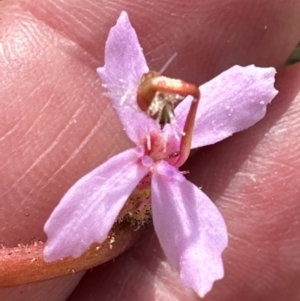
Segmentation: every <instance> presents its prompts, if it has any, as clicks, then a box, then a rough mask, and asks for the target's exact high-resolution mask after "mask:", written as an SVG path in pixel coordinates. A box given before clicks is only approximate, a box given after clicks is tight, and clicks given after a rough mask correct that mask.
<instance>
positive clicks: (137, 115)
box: [97, 12, 157, 143]
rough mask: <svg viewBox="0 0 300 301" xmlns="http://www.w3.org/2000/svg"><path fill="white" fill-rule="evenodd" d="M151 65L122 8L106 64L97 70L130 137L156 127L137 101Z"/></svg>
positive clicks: (136, 138) (136, 139)
mask: <svg viewBox="0 0 300 301" xmlns="http://www.w3.org/2000/svg"><path fill="white" fill-rule="evenodd" d="M148 71H149V69H148V66H147V63H146V60H145V57H144V54H143V51H142V48H141V46H140V44H139V41H138V38H137V35H136V32H135V30H134V28H133V27H132V26H131V24H130V21H129V18H128V15H127V13H126V12H122V13H121V15H120V17H119V19H118V21H117V24H116V25H115V26H114V27H113V28H112V29H111V30H110V32H109V35H108V39H107V41H106V46H105V65H104V67H101V68H98V69H97V72H98V74H99V76H100V77H101V79H102V82H103V84H104V86H106V88H107V90H108V92H109V98H110V99H111V101H112V104H113V106H114V108H115V110H116V112H117V114H118V116H119V118H120V120H121V122H122V124H123V126H124V129H125V131H126V133H127V135H128V136H129V138H130V139H131V140H132V141H133V142H135V143H138V142H140V141H141V139H143V137H145V129H149V130H151V129H152V127H155V128H156V127H157V125H156V123H155V122H154V120H152V119H150V118H149V117H148V116H147V115H146V114H145V113H144V112H143V111H141V109H140V108H139V107H138V105H137V102H136V96H137V89H138V86H139V84H140V81H141V78H142V75H143V74H144V73H146V72H148Z"/></svg>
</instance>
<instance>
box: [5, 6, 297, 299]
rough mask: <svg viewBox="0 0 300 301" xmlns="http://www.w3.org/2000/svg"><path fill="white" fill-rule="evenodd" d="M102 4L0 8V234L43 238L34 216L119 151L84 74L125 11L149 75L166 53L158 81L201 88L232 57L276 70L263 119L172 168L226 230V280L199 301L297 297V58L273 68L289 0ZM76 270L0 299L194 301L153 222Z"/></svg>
mask: <svg viewBox="0 0 300 301" xmlns="http://www.w3.org/2000/svg"><path fill="white" fill-rule="evenodd" d="M109 3H110V4H108V2H107V1H98V3H97V4H95V1H93V0H82V1H75V0H68V1H66V0H61V1H58V0H52V1H47V0H44V1H40V2H39V3H37V1H32V0H24V1H9V0H6V1H2V2H0V22H1V26H0V37H1V39H0V43H1V44H0V46H1V47H0V74H1V75H0V78H1V85H0V101H1V111H0V178H1V180H0V183H1V184H0V194H1V197H0V208H1V211H0V218H1V219H0V242H1V243H3V244H4V245H6V246H8V247H13V246H16V245H17V244H18V243H20V242H21V243H24V244H26V243H29V242H31V241H32V240H34V239H38V240H39V239H41V240H45V234H44V233H43V224H44V223H45V221H46V219H47V218H48V216H49V214H50V213H51V211H52V210H53V208H54V207H55V206H56V204H57V203H58V202H59V200H60V198H61V197H62V195H63V194H64V193H65V192H66V190H67V189H68V188H69V187H70V186H71V185H72V184H73V183H74V182H75V181H76V180H77V179H78V178H79V177H81V176H83V175H84V174H86V173H87V172H88V171H90V170H91V169H93V168H94V167H96V166H98V165H99V164H101V163H102V162H104V161H105V160H106V159H107V158H109V157H111V156H112V155H114V154H117V153H119V152H120V151H122V150H124V149H127V148H128V147H129V146H131V142H130V141H129V140H128V138H127V137H126V135H125V133H124V131H123V130H122V126H121V125H120V123H119V121H118V119H117V118H116V116H115V114H114V112H113V110H112V108H111V107H110V105H109V102H108V100H107V98H106V97H105V95H104V94H103V92H104V90H103V89H102V87H101V83H100V80H99V79H98V77H97V74H96V72H95V69H96V67H98V66H102V65H103V63H104V61H103V55H104V43H105V40H106V38H107V34H108V31H109V29H110V27H111V26H113V25H114V24H115V22H116V19H117V17H118V16H119V13H120V11H121V10H126V11H127V12H128V13H129V16H130V19H131V22H132V24H133V25H134V27H135V28H136V30H137V33H138V35H139V39H140V42H141V45H142V46H143V49H144V53H145V55H146V58H147V61H148V63H149V66H150V68H151V69H152V70H159V69H160V68H161V67H162V66H163V65H164V63H165V62H166V61H167V60H168V58H169V57H171V56H172V55H173V54H174V52H177V53H178V56H177V57H176V59H175V60H174V62H173V63H172V64H171V66H170V67H169V68H168V69H167V71H166V72H165V75H166V76H170V77H175V78H178V77H180V78H182V79H185V80H187V81H190V82H195V83H197V84H201V83H203V82H205V81H206V80H209V79H210V78H212V77H214V76H215V75H217V74H218V73H220V72H221V71H223V70H225V69H227V68H229V67H230V66H232V65H236V64H240V65H247V64H252V63H254V64H256V65H258V66H275V67H276V68H278V69H279V73H278V76H277V82H276V87H277V89H279V91H280V94H279V96H278V97H277V98H276V99H275V100H274V102H273V103H272V105H270V106H269V108H268V113H267V116H266V117H265V118H264V119H263V120H262V121H261V122H259V123H258V124H257V125H255V126H254V127H252V128H251V129H249V130H247V131H245V132H242V133H239V134H236V135H234V136H233V137H232V138H229V139H227V140H226V141H224V142H221V143H218V144H216V145H213V146H209V147H206V148H203V149H202V150H200V151H198V152H197V153H196V154H194V156H193V157H192V158H190V160H189V161H188V163H187V164H186V165H185V166H184V169H185V170H188V171H189V172H190V174H189V175H188V178H189V179H190V180H191V181H193V182H194V183H196V184H197V185H199V186H201V187H202V189H203V191H204V192H205V193H207V194H208V195H209V196H210V197H211V199H212V200H213V201H215V202H216V204H217V206H218V207H219V209H220V211H221V212H222V214H223V216H224V219H225V221H226V223H227V226H228V231H229V238H230V240H229V247H228V248H227V249H226V251H225V252H224V256H223V258H224V263H225V277H224V279H223V280H221V281H218V282H217V283H216V284H215V285H214V288H213V290H212V291H211V292H210V293H209V294H208V295H207V296H206V297H205V298H204V299H203V300H207V301H209V300H211V301H212V300H219V301H223V300H224V301H225V300H232V301H236V300H245V301H269V300H273V301H277V300H278V301H282V300H285V301H298V300H300V287H299V282H300V261H299V258H300V236H299V231H300V220H299V219H300V218H299V216H300V203H299V196H300V191H299V187H300V185H299V184H300V177H299V173H300V172H299V170H300V161H299V159H298V157H299V152H300V147H299V145H300V143H299V142H300V141H299V139H300V138H299V135H298V133H299V130H300V125H299V122H298V121H297V120H298V119H299V114H300V91H299V90H300V88H299V87H300V66H299V65H294V66H292V67H289V68H286V69H283V68H282V67H283V63H284V62H285V60H286V58H287V56H288V55H289V54H290V52H291V51H292V49H293V48H294V47H295V45H296V44H297V42H298V41H299V39H300V23H299V19H300V2H299V1H296V0H289V1H286V0H261V1H246V0H244V1H234V0H225V1H222V5H221V4H220V1H218V0H213V1H212V0H203V1H197V0H191V1H189V3H188V4H183V2H182V1H180V0H173V1H170V0H164V1H156V0H152V1H141V0H136V1H134V3H133V2H132V1H128V3H127V2H126V1H124V0H123V1H121V0H117V1H113V2H109ZM111 3H113V4H111ZM145 7H148V8H149V9H147V10H145ZM170 8H172V13H171V14H170ZM170 25H171V26H170ZM200 105H201V102H200ZM81 277H82V274H76V275H72V276H68V277H64V278H58V279H55V280H51V281H46V282H43V283H37V284H32V285H23V286H20V287H15V288H5V289H0V299H1V300H2V299H3V300H6V301H10V300H18V301H19V300H21V301H22V300H33V301H36V300H47V301H48V300H50V301H52V300H55V301H56V300H58V301H59V300H69V301H79V300H98V299H101V300H120V299H121V298H122V300H124V301H126V300H139V301H140V300H159V301H161V300H163V301H165V300H192V301H193V300H198V297H197V296H196V295H195V294H194V293H193V292H192V291H191V290H190V289H184V288H182V286H181V284H180V281H179V278H178V274H177V272H176V271H175V270H174V269H172V268H171V267H170V266H169V265H168V264H167V263H166V259H165V257H164V255H163V253H162V251H161V249H160V247H159V244H158V242H157V239H156V237H155V234H154V232H153V230H152V228H151V227H149V228H148V229H147V231H146V233H145V234H144V236H143V238H142V239H141V240H140V241H139V242H138V243H137V244H136V245H135V246H134V247H133V248H132V249H131V250H130V251H128V252H126V253H125V254H123V255H121V256H120V257H119V258H117V259H116V260H115V261H114V262H110V263H108V264H105V265H103V266H99V267H97V268H94V269H93V271H92V272H88V273H87V274H86V275H85V276H84V277H83V278H82V280H81V281H80V278H81ZM79 281H80V282H79ZM78 283H79V284H78ZM73 290H74V291H73ZM72 291H73V293H72V294H71V292H72ZM70 294H71V296H70V297H69V298H68V296H69V295H70Z"/></svg>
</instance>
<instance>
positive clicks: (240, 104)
mask: <svg viewBox="0 0 300 301" xmlns="http://www.w3.org/2000/svg"><path fill="white" fill-rule="evenodd" d="M275 73H276V71H275V69H274V68H259V67H255V66H254V65H250V66H247V67H241V66H234V67H232V68H230V69H228V70H227V71H224V72H223V73H221V74H220V75H218V76H217V77H215V78H214V79H212V80H211V81H209V82H207V83H206V84H204V85H202V86H201V87H200V91H201V98H200V103H199V107H198V113H197V117H196V122H195V130H194V135H193V141H192V148H196V147H201V146H204V145H209V144H213V143H216V142H218V141H220V140H223V139H225V138H227V137H229V136H231V135H232V134H234V133H236V132H239V131H242V130H244V129H247V128H248V127H250V126H252V125H253V124H255V123H256V122H258V121H259V120H260V119H262V118H263V117H264V116H265V114H266V107H267V104H268V103H270V102H271V101H272V99H273V98H274V97H275V95H276V94H277V93H278V91H277V90H276V89H275V88H274V81H275ZM189 101H190V99H186V100H184V102H182V103H181V104H179V105H178V106H177V108H176V116H177V119H178V120H179V123H180V124H182V122H183V120H185V116H186V114H187V110H188V107H189V104H188V103H189Z"/></svg>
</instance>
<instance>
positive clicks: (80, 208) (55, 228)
mask: <svg viewBox="0 0 300 301" xmlns="http://www.w3.org/2000/svg"><path fill="white" fill-rule="evenodd" d="M138 160H139V154H138V152H137V151H136V150H135V149H130V150H127V151H125V152H123V153H121V154H119V155H117V156H115V157H113V158H111V159H109V160H108V161H106V162H105V163H104V164H102V165H100V166H99V167H97V168H96V169H94V170H93V171H91V172H90V173H89V174H87V175H85V176H84V177H83V178H81V179H80V180H79V181H78V182H76V183H75V184H74V186H72V187H71V188H70V190H69V191H68V192H67V193H66V194H65V196H64V197H63V198H62V200H61V201H60V203H59V204H58V206H57V207H56V208H55V209H54V211H53V213H52V214H51V216H50V218H49V219H48V221H47V222H46V224H45V227H44V230H45V232H46V233H47V236H48V240H47V245H46V247H45V250H44V258H45V260H47V261H54V260H57V259H60V258H64V257H67V256H72V257H79V256H80V255H81V254H82V253H83V252H84V251H85V250H87V249H88V247H89V246H90V245H91V244H92V243H93V242H99V243H101V242H103V241H104V240H105V239H106V237H107V234H108V232H109V230H110V229H111V227H112V225H113V223H114V222H115V220H116V217H117V215H118V213H119V212H120V210H121V209H122V207H123V206H124V203H125V202H126V200H127V198H128V196H129V195H130V193H131V192H132V191H133V189H134V188H135V187H136V186H137V184H138V183H139V181H140V180H141V179H142V178H143V177H144V176H145V175H146V174H147V172H148V169H147V168H146V167H144V166H143V165H142V164H139V163H137V162H138Z"/></svg>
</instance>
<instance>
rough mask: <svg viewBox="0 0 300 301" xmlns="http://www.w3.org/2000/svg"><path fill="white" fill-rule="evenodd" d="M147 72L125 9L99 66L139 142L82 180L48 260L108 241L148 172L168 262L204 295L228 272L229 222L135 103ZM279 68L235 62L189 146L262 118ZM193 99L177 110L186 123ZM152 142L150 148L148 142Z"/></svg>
mask: <svg viewBox="0 0 300 301" xmlns="http://www.w3.org/2000/svg"><path fill="white" fill-rule="evenodd" d="M146 72H148V66H147V64H146V61H145V58H144V55H143V52H142V50H141V47H140V45H139V43H138V39H137V36H136V33H135V31H134V29H133V28H132V26H131V24H130V22H129V19H128V16H127V14H126V13H125V12H123V13H122V14H121V16H120V17H119V20H118V22H117V24H116V26H115V27H113V28H112V29H111V31H110V33H109V37H108V40H107V43H106V49H105V66H104V67H102V68H99V69H98V73H99V75H100V77H101V79H102V81H103V83H104V84H106V85H107V89H108V91H109V95H110V98H111V101H112V104H113V106H114V107H115V110H116V112H117V114H118V116H119V118H120V120H121V122H122V124H123V126H124V129H125V131H126V133H127V135H128V136H129V138H130V139H131V140H132V141H133V143H134V144H135V145H136V147H134V148H132V149H129V150H127V151H124V152H123V153H120V154H118V155H116V156H114V157H112V158H110V159H109V160H108V161H106V162H105V163H103V164H102V165H101V166H99V167H97V168H96V169H94V170H93V171H91V172H90V173H89V174H87V175H86V176H84V177H83V178H81V179H79V181H78V182H77V183H75V184H74V186H72V187H71V188H70V190H69V191H68V192H67V193H66V195H65V196H64V197H63V199H62V200H61V202H60V203H59V205H58V206H57V207H56V208H55V210H54V211H53V213H52V215H51V216H50V218H49V220H48V221H47V223H46V224H45V232H46V233H47V235H48V241H47V245H46V247H45V250H44V257H45V260H48V261H54V260H57V259H60V258H63V257H66V256H73V257H78V256H80V255H81V254H82V253H83V252H84V251H85V250H87V249H88V248H89V246H90V245H91V244H92V243H93V242H99V243H101V242H103V241H104V240H105V239H106V238H107V235H108V232H109V230H110V229H111V227H112V225H113V223H114V222H115V220H116V218H117V216H118V214H119V212H120V210H121V209H122V207H123V206H124V204H125V202H126V200H127V199H128V197H129V195H130V194H131V192H132V191H133V190H134V189H135V187H136V186H137V185H138V183H139V182H140V181H141V180H142V179H143V178H144V177H145V176H146V175H147V174H150V175H151V203H152V212H153V223H154V227H155V231H156V233H157V236H158V238H159V241H160V244H161V246H162V248H163V250H164V252H165V254H166V257H167V259H168V260H169V262H170V263H171V264H172V265H173V266H175V267H178V268H179V270H180V276H181V279H182V283H183V284H184V285H186V286H189V287H191V288H193V289H194V290H195V291H196V292H197V293H198V294H199V295H200V296H204V295H205V294H206V293H207V292H208V291H210V289H211V287H212V284H213V282H214V281H215V280H217V279H220V278H222V277H223V275H224V271H223V263H222V258H221V254H222V252H223V250H224V249H225V247H226V246H227V243H228V237H227V229H226V225H225V222H224V220H223V218H222V216H221V214H220V212H219V211H218V209H217V207H216V206H215V205H214V204H213V202H212V201H211V200H210V199H209V197H208V196H206V195H205V194H204V193H203V192H202V191H201V190H200V189H199V188H198V187H196V186H195V185H194V184H192V183H191V182H189V181H188V180H186V178H185V177H184V176H183V175H182V173H181V172H180V171H179V170H178V168H177V167H175V165H176V164H175V162H176V158H174V156H173V154H174V153H175V152H178V147H179V141H178V139H176V137H175V134H174V131H173V130H172V128H171V127H170V126H169V125H167V126H165V128H164V132H162V130H161V129H160V127H159V126H158V124H157V122H156V121H154V120H152V119H150V118H149V117H148V116H147V114H146V113H145V112H142V111H141V110H140V109H139V107H138V106H137V103H136V91H137V88H138V86H139V84H140V80H141V77H142V75H143V74H144V73H146ZM274 76H275V70H274V69H273V68H257V67H255V66H253V65H252V66H247V67H240V66H234V67H232V68H231V69H229V70H227V71H225V72H223V73H222V74H220V75H219V76H218V77H216V78H214V79H213V80H211V81H210V82H208V83H206V84H204V85H203V86H201V87H200V91H201V99H200V105H199V108H198V111H197V116H196V120H195V128H194V132H193V136H192V147H193V148H196V147H200V146H204V145H208V144H213V143H216V142H217V141H220V140H222V139H225V138H226V137H228V136H230V135H232V134H233V133H235V132H238V131H241V130H244V129H246V128H248V127H249V126H251V125H253V124H254V123H256V122H257V121H259V120H260V119H261V118H262V117H263V116H264V115H265V112H266V106H267V104H268V103H270V101H271V100H272V99H273V98H274V96H275V95H276V94H277V91H276V90H275V89H274V86H273V84H274ZM190 103H191V98H190V97H187V98H186V99H185V100H184V101H182V102H181V103H180V104H179V105H178V106H177V107H176V109H175V116H176V120H177V123H178V126H179V127H180V128H183V125H184V122H185V119H186V116H187V113H188V110H189V107H190ZM149 145H150V147H149Z"/></svg>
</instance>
